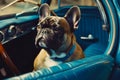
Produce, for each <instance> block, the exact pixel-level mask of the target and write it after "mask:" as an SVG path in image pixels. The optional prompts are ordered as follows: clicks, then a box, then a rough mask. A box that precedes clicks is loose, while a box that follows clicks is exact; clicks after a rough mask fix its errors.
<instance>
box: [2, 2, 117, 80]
mask: <svg viewBox="0 0 120 80" xmlns="http://www.w3.org/2000/svg"><path fill="white" fill-rule="evenodd" d="M59 1H60V0H58V8H57V9H55V10H54V12H55V13H56V14H57V15H58V16H61V17H62V16H64V14H65V13H66V12H67V10H68V9H69V8H70V7H71V6H72V5H68V6H64V7H63V6H61V5H60V2H59ZM61 1H62V0H61ZM42 3H48V4H49V5H50V3H49V0H41V4H42ZM103 3H104V0H101V2H100V0H95V3H94V4H95V6H79V7H80V10H81V20H80V22H79V28H78V29H77V30H76V31H75V32H74V34H75V36H76V39H77V42H78V43H79V44H80V45H81V47H82V49H83V50H84V54H85V58H84V59H81V60H76V61H72V62H68V63H63V64H60V65H58V66H54V67H51V68H48V69H43V70H38V71H36V72H32V71H33V61H34V59H35V57H36V55H37V54H38V53H39V49H37V48H36V46H35V36H36V33H37V32H36V26H37V23H38V18H39V17H38V15H37V12H25V13H22V14H19V15H16V14H11V15H7V16H0V25H1V27H0V30H1V32H0V40H1V41H2V44H3V47H4V49H5V51H6V53H7V54H8V55H9V57H10V58H11V60H12V62H13V63H14V64H15V65H16V66H17V68H18V70H19V71H20V72H19V73H18V74H17V76H18V77H17V76H16V74H15V73H13V72H12V71H11V70H10V68H9V67H8V65H6V63H5V62H4V60H2V59H1V58H0V59H1V60H0V63H1V64H0V65H1V66H3V67H4V68H5V69H6V72H7V76H6V77H5V78H9V79H38V78H41V79H44V80H50V79H52V80H61V79H64V80H73V79H74V80H79V79H80V78H81V77H82V78H81V79H83V80H88V79H91V80H107V79H108V78H110V75H111V74H110V72H111V71H112V67H113V63H114V60H113V57H114V56H115V55H114V54H113V52H114V49H115V48H116V47H114V46H115V45H116V43H114V45H113V47H114V49H113V50H111V52H109V49H108V48H109V47H110V45H112V44H111V43H112V42H110V41H112V40H113V39H112V38H113V36H114V34H112V33H111V31H112V30H111V29H112V28H111V26H110V25H111V24H112V23H111V24H110V20H108V19H110V18H108V16H106V15H108V14H109V12H107V11H104V10H105V9H103V6H101V4H103ZM104 6H105V5H104ZM11 31H12V32H11ZM2 34H4V35H2ZM110 38H111V39H110ZM114 38H115V39H116V36H115V37H114ZM111 56H112V57H111ZM83 73H85V75H84V74H83ZM90 73H91V75H90ZM96 73H97V74H96ZM94 74H95V75H94ZM116 74H117V73H116ZM19 75H20V76H19ZM65 75H66V76H65ZM33 76H34V77H33ZM61 76H63V77H61ZM94 76H97V79H94ZM10 77H13V78H10ZM53 77H54V78H53ZM2 78H3V77H1V79H2ZM9 79H8V80H9Z"/></svg>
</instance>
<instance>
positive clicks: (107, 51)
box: [105, 0, 116, 55]
mask: <svg viewBox="0 0 120 80" xmlns="http://www.w3.org/2000/svg"><path fill="white" fill-rule="evenodd" d="M105 1H106V4H107V6H108V8H109V11H110V14H111V18H112V21H111V23H112V25H111V26H112V29H111V32H110V33H111V34H112V35H111V34H110V36H109V40H110V39H112V41H111V43H109V45H108V47H107V50H106V51H105V53H107V55H109V54H110V53H111V51H112V49H113V47H114V43H115V39H116V37H115V36H116V25H115V20H114V19H115V18H114V16H113V12H112V9H111V7H110V5H109V2H108V0H105ZM110 28H111V27H110Z"/></svg>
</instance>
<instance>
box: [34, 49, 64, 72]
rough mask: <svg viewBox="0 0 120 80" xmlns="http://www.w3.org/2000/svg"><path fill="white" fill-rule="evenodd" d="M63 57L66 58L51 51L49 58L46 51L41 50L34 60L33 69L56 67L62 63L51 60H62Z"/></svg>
mask: <svg viewBox="0 0 120 80" xmlns="http://www.w3.org/2000/svg"><path fill="white" fill-rule="evenodd" d="M64 56H66V55H65V54H64V53H62V54H60V55H57V54H56V53H55V52H54V51H52V56H50V55H49V54H48V53H47V51H46V50H44V49H42V50H41V51H40V53H39V54H38V55H37V57H36V58H35V60H34V69H35V70H38V69H41V68H46V67H52V66H55V65H58V64H60V63H62V61H54V60H53V59H51V58H54V57H57V58H62V57H64Z"/></svg>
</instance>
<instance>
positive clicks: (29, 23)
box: [0, 15, 38, 44]
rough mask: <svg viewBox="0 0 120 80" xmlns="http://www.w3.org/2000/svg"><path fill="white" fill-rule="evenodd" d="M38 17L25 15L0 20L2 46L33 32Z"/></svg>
mask: <svg viewBox="0 0 120 80" xmlns="http://www.w3.org/2000/svg"><path fill="white" fill-rule="evenodd" d="M37 22H38V15H27V16H21V17H12V18H7V19H3V20H0V41H1V42H2V44H4V43H6V42H8V41H10V40H13V39H15V38H17V37H20V36H22V35H24V34H26V33H29V32H30V31H32V30H35V28H36V24H37Z"/></svg>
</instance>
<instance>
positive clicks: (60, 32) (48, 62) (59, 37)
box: [34, 4, 84, 70]
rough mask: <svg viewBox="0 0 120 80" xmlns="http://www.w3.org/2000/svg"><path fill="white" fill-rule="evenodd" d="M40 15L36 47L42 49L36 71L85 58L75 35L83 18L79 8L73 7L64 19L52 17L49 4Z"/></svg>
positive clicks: (41, 10)
mask: <svg viewBox="0 0 120 80" xmlns="http://www.w3.org/2000/svg"><path fill="white" fill-rule="evenodd" d="M38 14H39V22H38V25H37V35H36V38H35V45H36V46H37V47H38V48H42V49H41V50H40V53H39V54H38V55H37V57H36V58H35V60H34V70H38V69H42V68H46V67H51V66H54V65H57V64H60V63H63V62H69V61H73V60H78V59H81V58H84V53H83V51H82V48H81V47H80V45H79V44H78V43H77V42H76V38H75V35H74V31H75V30H76V29H77V28H78V23H79V21H80V16H81V12H80V9H79V7H77V6H73V7H71V8H70V9H69V10H68V11H67V13H66V14H65V16H64V17H58V16H52V15H51V11H50V8H49V5H48V4H43V5H41V7H40V8H39V10H38Z"/></svg>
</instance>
